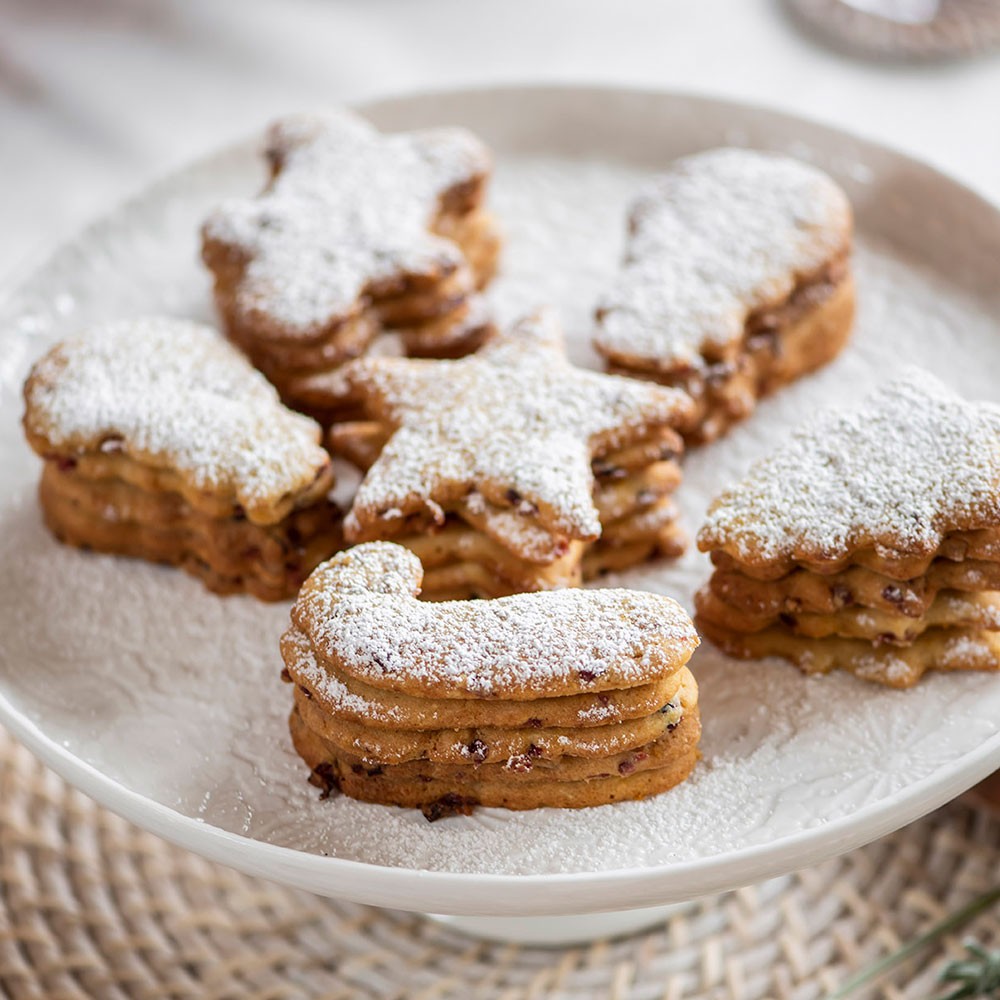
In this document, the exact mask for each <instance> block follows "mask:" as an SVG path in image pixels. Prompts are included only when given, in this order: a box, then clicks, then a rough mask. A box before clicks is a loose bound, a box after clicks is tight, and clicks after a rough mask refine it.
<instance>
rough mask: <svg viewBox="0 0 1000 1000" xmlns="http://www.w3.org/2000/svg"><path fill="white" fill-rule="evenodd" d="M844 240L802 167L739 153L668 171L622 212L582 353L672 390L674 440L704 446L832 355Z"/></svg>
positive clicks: (828, 195) (829, 185)
mask: <svg viewBox="0 0 1000 1000" xmlns="http://www.w3.org/2000/svg"><path fill="white" fill-rule="evenodd" d="M851 229H852V220H851V209H850V206H849V204H848V202H847V199H846V197H845V196H844V194H843V192H842V191H841V190H840V189H839V188H838V187H837V185H836V184H835V183H834V182H833V181H832V180H831V179H830V178H829V177H827V176H826V175H825V174H823V173H822V172H821V171H819V170H817V169H815V168H814V167H810V166H807V165H806V164H804V163H799V162H797V161H795V160H792V159H789V158H788V157H784V156H776V155H773V154H767V153H757V152H753V151H751V150H745V149H717V150H713V151H711V152H707V153H701V154H699V155H697V156H690V157H687V158H686V159H682V160H679V161H678V162H677V163H676V164H674V166H673V167H672V168H671V169H670V170H669V171H668V172H667V173H665V174H663V175H662V176H660V177H658V178H657V179H656V180H655V181H653V182H651V183H650V184H649V185H647V187H646V188H645V189H644V190H643V191H642V193H641V194H640V195H639V196H638V197H637V198H636V200H635V202H634V203H633V204H632V207H631V210H630V212H629V220H628V236H627V241H626V248H625V259H624V262H623V264H622V268H621V272H620V274H619V276H618V278H617V279H616V281H615V283H614V285H613V287H612V288H611V289H610V290H609V291H608V293H607V294H606V295H605V296H604V298H603V299H602V300H601V302H600V304H599V306H598V309H597V332H596V335H595V338H594V345H595V347H596V348H597V350H598V351H599V352H600V353H601V354H602V355H603V356H604V357H605V358H606V360H607V362H608V364H609V366H610V367H611V369H612V370H613V371H621V372H624V373H626V374H634V375H638V376H641V377H643V378H652V379H656V380H657V381H661V382H664V383H665V384H667V385H673V386H678V387H680V388H683V389H685V390H686V391H687V392H688V393H689V394H690V395H691V396H692V398H693V399H694V400H695V402H696V410H695V413H694V416H693V418H692V422H691V424H690V425H689V426H688V428H686V431H685V436H686V437H687V438H688V439H689V440H690V441H692V442H696V443H698V442H704V441H710V440H712V439H713V438H716V437H718V436H719V434H721V433H723V431H725V430H726V428H727V427H728V426H729V425H730V424H732V423H733V422H735V421H737V420H740V419H742V418H743V417H745V416H747V414H749V413H750V412H751V411H752V410H753V408H754V406H755V404H756V400H757V398H758V397H760V396H763V395H766V394H768V393H770V392H773V391H774V390H775V389H777V388H778V387H779V386H782V385H784V384H785V383H787V382H790V381H792V380H793V379H795V378H797V377H798V376H799V375H802V374H803V373H805V372H808V371H811V370H812V369H814V368H817V367H819V366H820V365H822V364H825V363H826V362H827V361H829V360H830V359H831V358H833V357H834V356H835V355H836V354H837V352H838V351H840V349H841V348H842V347H843V346H844V343H845V342H846V340H847V337H848V335H849V333H850V329H851V324H852V321H853V316H854V289H853V283H852V281H851V277H850V274H849V271H848V253H849V250H850V240H851Z"/></svg>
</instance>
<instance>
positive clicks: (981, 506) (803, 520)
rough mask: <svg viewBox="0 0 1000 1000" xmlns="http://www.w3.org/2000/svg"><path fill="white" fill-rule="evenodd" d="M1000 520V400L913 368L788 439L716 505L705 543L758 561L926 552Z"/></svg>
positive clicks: (705, 529)
mask: <svg viewBox="0 0 1000 1000" xmlns="http://www.w3.org/2000/svg"><path fill="white" fill-rule="evenodd" d="M997 523H1000V407H998V406H995V405H992V404H987V403H971V402H966V401H964V400H962V399H961V398H960V397H959V396H957V395H956V394H955V393H954V392H952V391H951V390H950V389H948V388H946V387H945V386H944V385H942V384H941V382H939V381H938V380H937V379H936V378H934V377H933V376H932V375H930V374H928V373H927V372H924V371H920V370H918V369H911V370H910V371H908V372H907V373H906V374H905V375H903V376H902V377H900V378H897V379H896V380H894V381H893V382H891V383H889V384H888V385H886V386H884V387H882V388H880V389H879V390H878V391H876V392H875V393H874V394H873V395H872V396H871V397H870V398H869V399H868V400H867V401H866V402H865V403H864V404H863V405H862V406H860V407H859V408H857V409H855V410H851V411H846V412H845V411H842V410H831V411H830V412H828V413H824V414H822V415H820V416H819V417H817V418H815V419H813V420H811V421H809V422H808V423H807V424H806V425H805V426H803V427H802V428H800V429H799V430H797V431H795V432H794V433H793V434H792V435H791V437H790V438H788V439H787V440H785V441H783V442H781V443H780V444H779V445H778V447H777V450H776V451H775V452H774V454H772V455H771V456H769V457H768V458H766V459H764V460H763V461H761V462H759V463H758V464H757V465H755V466H754V467H753V468H752V469H751V470H750V473H749V474H748V475H747V477H746V478H745V479H744V480H743V481H742V482H740V483H738V484H737V485H735V486H733V487H731V488H730V489H727V490H726V491H725V492H724V493H723V494H722V495H721V496H720V497H719V498H718V499H717V500H716V501H715V502H714V503H713V504H712V506H711V508H710V509H709V513H708V519H707V521H706V523H705V525H704V527H703V528H702V530H701V532H700V533H699V536H698V544H699V546H700V547H701V548H702V549H703V550H708V549H713V548H725V549H726V550H727V551H730V552H731V553H733V554H734V555H736V556H737V558H744V559H750V560H752V561H758V560H768V559H777V558H803V559H808V558H809V557H810V556H813V557H820V558H827V559H835V558H838V557H844V556H847V555H849V554H850V553H851V552H853V551H856V550H857V549H859V548H867V547H870V546H875V547H876V548H877V549H879V550H885V551H887V552H890V553H899V554H923V553H930V552H933V551H934V550H935V549H936V548H937V547H938V545H939V544H940V542H941V539H942V538H943V537H944V535H946V534H948V533H949V532H950V531H957V530H965V529H970V528H973V529H974V528H985V527H992V526H994V525H996V524H997Z"/></svg>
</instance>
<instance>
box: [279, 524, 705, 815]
mask: <svg viewBox="0 0 1000 1000" xmlns="http://www.w3.org/2000/svg"><path fill="white" fill-rule="evenodd" d="M422 575H423V571H422V569H421V565H420V560H419V559H417V557H416V556H415V555H413V553H411V552H409V551H407V550H406V549H405V548H403V547H402V546H399V545H394V544H392V543H389V542H373V543H368V544H364V545H359V546H356V547H355V548H352V549H349V550H347V551H345V552H342V553H340V554H339V555H337V556H335V557H334V558H333V559H331V560H330V561H329V562H327V563H324V564H323V565H322V566H320V567H319V568H318V569H317V570H316V571H315V572H314V573H313V575H312V576H311V577H310V578H309V579H308V580H307V581H306V584H305V586H304V587H303V588H302V591H301V593H300V594H299V597H298V600H297V601H296V603H295V607H294V608H293V610H292V626H291V628H290V629H289V630H288V632H286V633H285V635H284V637H283V639H282V643H281V652H282V657H283V658H284V661H285V673H284V675H283V676H284V678H285V679H286V680H288V681H291V682H293V683H294V684H295V685H296V689H295V707H294V710H293V712H292V716H291V721H290V725H291V731H292V738H293V741H294V743H295V748H296V750H297V751H298V752H299V754H300V755H301V756H302V758H303V759H304V760H305V761H306V763H307V764H308V765H309V767H310V768H311V770H312V781H313V783H314V784H316V785H318V786H319V787H320V788H322V789H323V791H324V793H325V794H329V792H331V791H333V790H334V789H340V790H341V791H343V792H345V793H346V794H348V795H351V796H353V797H355V798H359V799H365V800H367V801H371V802H382V803H386V804H392V805H400V806H410V807H419V808H421V809H423V810H424V813H425V815H427V817H428V818H430V819H437V818H439V817H441V816H444V815H447V814H449V813H454V812H468V811H469V810H470V809H471V808H472V807H473V806H475V805H487V806H504V807H506V808H508V809H532V808H537V807H539V806H568V807H580V806H589V805H601V804H604V803H608V802H617V801H622V800H624V799H635V798H644V797H645V796H647V795H652V794H654V793H656V792H660V791H664V790H665V789H667V788H670V787H672V786H673V785H676V784H677V783H678V782H680V781H683V780H684V778H686V777H687V776H688V774H690V772H691V770H692V768H693V767H694V765H695V762H696V761H697V757H698V750H697V744H698V739H699V736H700V731H701V727H700V721H699V716H698V688H697V685H696V684H695V682H694V678H693V677H692V676H691V674H690V672H689V671H688V670H687V668H686V666H685V664H686V663H687V661H688V659H689V658H690V656H691V654H692V653H693V652H694V649H695V647H696V646H697V645H698V637H697V635H696V633H695V631H694V627H693V626H692V624H691V621H690V619H689V618H688V617H687V615H686V614H685V613H684V611H683V610H682V609H681V608H680V606H679V605H678V604H676V602H674V601H672V600H670V599H669V598H667V597H660V596H657V595H654V594H647V593H637V592H634V591H627V590H587V591H584V590H563V591H558V592H550V593H542V594H518V595H514V596H511V597H504V598H500V599H497V600H490V601H451V602H447V603H444V604H437V605H432V604H426V603H423V602H420V601H418V600H416V596H417V594H418V593H419V591H420V584H421V578H422Z"/></svg>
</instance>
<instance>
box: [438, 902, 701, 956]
mask: <svg viewBox="0 0 1000 1000" xmlns="http://www.w3.org/2000/svg"><path fill="white" fill-rule="evenodd" d="M694 905H695V904H694V903H673V904H671V905H670V906H653V907H650V908H648V909H643V910H618V911H616V912H613V913H581V914H577V915H571V916H562V917H451V916H446V915H444V914H438V913H428V914H427V917H428V919H429V920H433V921H434V922H435V923H439V924H443V925H444V926H445V927H449V928H451V930H454V931H458V933H460V934H467V935H469V936H470V937H475V938H482V939H484V940H486V941H501V942H510V943H513V944H524V945H538V946H540V947H544V948H559V947H561V946H563V945H570V944H584V943H587V942H590V941H597V940H598V939H600V938H609V937H621V936H622V935H625V934H635V933H636V932H638V931H644V930H648V929H649V928H650V927H654V926H655V925H656V924H660V923H663V922H664V921H665V920H667V919H668V918H669V917H671V916H673V915H674V914H675V913H682V912H683V911H685V910H687V909H690V908H691V907H692V906H694Z"/></svg>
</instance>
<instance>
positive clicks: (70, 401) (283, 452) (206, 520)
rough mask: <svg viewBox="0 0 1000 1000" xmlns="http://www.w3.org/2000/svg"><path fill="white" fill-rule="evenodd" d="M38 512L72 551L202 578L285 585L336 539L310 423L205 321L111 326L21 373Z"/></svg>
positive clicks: (217, 584)
mask: <svg viewBox="0 0 1000 1000" xmlns="http://www.w3.org/2000/svg"><path fill="white" fill-rule="evenodd" d="M24 397H25V415H24V429H25V433H26V435H27V438H28V442H29V444H30V445H31V446H32V448H33V449H34V450H35V451H36V452H37V453H38V454H39V455H40V456H41V457H42V458H43V459H44V460H45V465H44V469H43V471H42V479H41V485H40V497H41V502H42V509H43V511H44V514H45V519H46V523H47V524H48V526H49V528H50V529H51V530H52V532H53V534H54V535H55V536H56V537H57V538H58V539H59V540H60V541H63V542H66V543H68V544H70V545H76V546H79V547H81V548H89V549H96V550H98V551H100V552H110V553H116V554H120V555H130V556H139V557H142V558H145V559H151V560H153V561H155V562H164V563H173V564H177V565H180V566H183V567H184V568H185V569H187V570H189V571H190V572H192V573H194V574H195V575H196V576H199V577H201V579H202V580H204V581H205V583H206V584H207V585H208V586H209V587H210V588H211V589H212V590H215V591H218V592H220V593H229V592H233V591H249V592H250V593H252V594H255V595H256V596H258V597H261V598H264V599H267V600H278V599H281V598H287V597H291V596H293V595H294V594H295V592H296V591H297V589H298V587H299V585H300V584H301V582H302V581H303V580H304V579H305V578H306V576H308V575H309V573H310V572H311V571H312V569H313V568H314V567H315V566H316V565H317V564H318V563H319V562H320V561H321V560H322V559H325V558H327V557H328V556H330V555H331V554H332V553H333V552H335V551H337V549H338V548H339V547H340V538H341V534H340V523H339V521H340V518H339V515H338V511H337V509H336V508H335V507H334V506H333V505H332V504H331V503H330V502H329V501H328V500H327V493H328V492H329V490H330V487H331V486H332V483H333V473H332V470H331V465H330V460H329V456H328V455H327V453H326V452H325V451H324V450H323V448H322V447H321V446H320V429H319V427H318V426H317V425H316V424H315V423H314V422H313V421H312V420H310V419H308V418H307V417H303V416H301V415H300V414H297V413H293V412H292V411H291V410H288V409H286V408H285V407H284V406H282V404H281V403H280V402H279V400H278V395H277V393H276V392H275V390H274V388H273V387H272V386H271V385H269V384H268V382H267V381H266V380H265V379H264V377H263V376H262V375H260V374H259V373H258V372H256V371H254V370H253V368H252V367H251V366H250V365H249V364H248V363H247V361H246V360H245V359H244V358H243V357H242V356H241V355H240V353H239V352H238V351H237V350H236V349H235V348H233V347H231V346H230V345H229V344H227V343H226V342H225V341H224V340H222V339H221V338H220V337H219V336H218V335H217V334H216V333H215V331H214V330H211V329H209V328H208V327H203V326H198V325H196V324H194V323H187V322H182V321H180V320H170V319H158V318H150V319H139V320H131V321H119V322H115V323H109V324H107V325H105V326H103V327H99V328H96V329H93V330H91V331H89V332H88V333H87V334H86V335H85V336H82V337H79V338H76V339H73V340H67V341H63V342H62V343H60V344H58V345H56V346H55V347H54V348H52V350H51V351H49V352H48V354H46V355H45V356H44V357H43V358H42V359H41V360H40V361H39V362H38V363H37V364H36V365H35V367H34V368H33V369H32V371H31V374H30V376H29V378H28V380H27V383H26V384H25V388H24Z"/></svg>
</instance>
